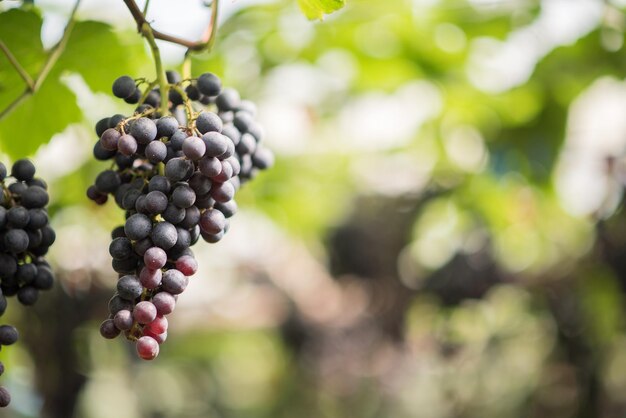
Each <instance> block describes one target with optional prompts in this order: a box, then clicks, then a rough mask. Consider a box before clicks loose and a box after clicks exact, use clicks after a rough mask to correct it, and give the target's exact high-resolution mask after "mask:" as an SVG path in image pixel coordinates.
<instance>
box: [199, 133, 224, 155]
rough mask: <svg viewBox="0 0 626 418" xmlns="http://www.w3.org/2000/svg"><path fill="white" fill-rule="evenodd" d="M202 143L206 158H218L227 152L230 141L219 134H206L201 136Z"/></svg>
mask: <svg viewBox="0 0 626 418" xmlns="http://www.w3.org/2000/svg"><path fill="white" fill-rule="evenodd" d="M202 141H203V142H204V146H205V148H206V151H205V155H206V156H208V157H218V156H220V155H222V154H224V153H225V152H226V151H227V150H228V143H229V142H231V141H230V139H229V138H228V137H227V136H225V135H222V134H220V133H219V132H207V133H205V134H204V135H202Z"/></svg>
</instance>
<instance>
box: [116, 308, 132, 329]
mask: <svg viewBox="0 0 626 418" xmlns="http://www.w3.org/2000/svg"><path fill="white" fill-rule="evenodd" d="M133 322H134V320H133V314H132V312H131V311H129V310H128V309H122V310H121V311H118V312H117V313H116V314H115V316H114V317H113V323H114V324H115V327H116V328H117V329H119V330H120V331H126V330H129V329H131V328H132V326H133Z"/></svg>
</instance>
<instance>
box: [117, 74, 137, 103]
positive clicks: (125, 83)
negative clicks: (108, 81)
mask: <svg viewBox="0 0 626 418" xmlns="http://www.w3.org/2000/svg"><path fill="white" fill-rule="evenodd" d="M136 89H137V87H136V85H135V80H133V79H132V78H131V77H129V76H127V75H123V76H121V77H118V78H117V79H116V80H115V81H114V82H113V88H112V90H113V95H114V96H115V97H119V98H120V99H126V98H128V97H130V96H132V95H133V93H134V92H135V90H136Z"/></svg>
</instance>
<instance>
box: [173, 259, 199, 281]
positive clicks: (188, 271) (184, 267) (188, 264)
mask: <svg viewBox="0 0 626 418" xmlns="http://www.w3.org/2000/svg"><path fill="white" fill-rule="evenodd" d="M176 270H179V271H180V272H181V273H183V274H184V275H185V276H193V275H194V274H195V273H196V272H197V271H198V262H197V261H196V259H195V258H193V257H192V256H189V255H185V256H182V257H180V258H179V259H178V260H176Z"/></svg>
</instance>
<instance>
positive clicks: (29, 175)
mask: <svg viewBox="0 0 626 418" xmlns="http://www.w3.org/2000/svg"><path fill="white" fill-rule="evenodd" d="M11 175H12V176H13V177H15V178H16V179H17V180H19V181H29V180H32V179H33V177H34V176H35V165H34V164H33V163H32V161H30V160H28V159H22V160H17V161H16V162H15V163H13V167H12V168H11Z"/></svg>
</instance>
